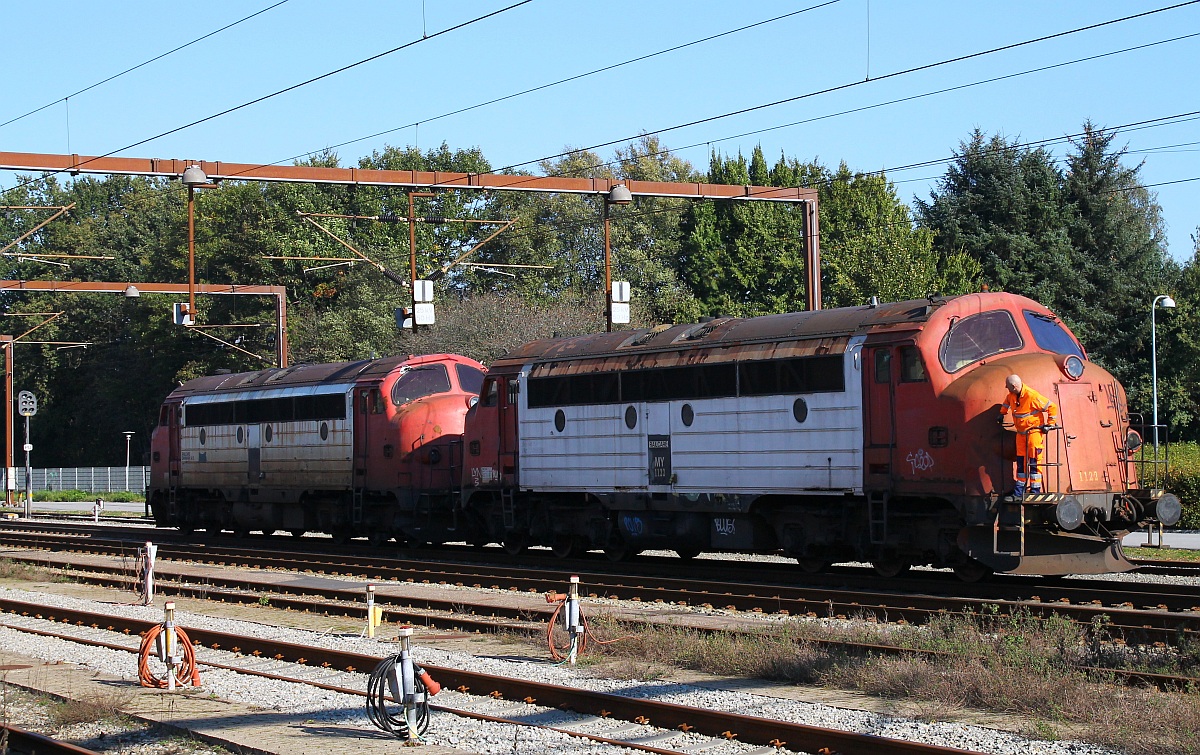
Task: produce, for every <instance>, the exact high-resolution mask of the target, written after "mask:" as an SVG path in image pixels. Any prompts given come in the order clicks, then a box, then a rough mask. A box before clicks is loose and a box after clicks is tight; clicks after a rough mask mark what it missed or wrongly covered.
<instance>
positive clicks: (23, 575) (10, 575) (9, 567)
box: [0, 558, 44, 580]
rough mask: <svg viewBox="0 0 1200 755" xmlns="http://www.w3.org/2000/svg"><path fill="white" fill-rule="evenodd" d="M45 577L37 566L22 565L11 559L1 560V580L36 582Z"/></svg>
mask: <svg viewBox="0 0 1200 755" xmlns="http://www.w3.org/2000/svg"><path fill="white" fill-rule="evenodd" d="M43 575H44V572H43V571H42V570H41V569H39V568H38V567H36V566H30V565H29V564H22V563H20V562H19V561H13V560H12V559H10V558H0V579H24V580H35V579H38V578H40V577H42V576H43Z"/></svg>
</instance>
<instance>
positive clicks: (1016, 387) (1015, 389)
mask: <svg viewBox="0 0 1200 755" xmlns="http://www.w3.org/2000/svg"><path fill="white" fill-rule="evenodd" d="M1004 387H1005V388H1007V389H1008V392H1009V393H1011V394H1012V395H1014V396H1016V395H1018V394H1020V393H1021V388H1022V383H1021V376H1020V375H1009V376H1008V377H1007V378H1006V379H1005V381H1004Z"/></svg>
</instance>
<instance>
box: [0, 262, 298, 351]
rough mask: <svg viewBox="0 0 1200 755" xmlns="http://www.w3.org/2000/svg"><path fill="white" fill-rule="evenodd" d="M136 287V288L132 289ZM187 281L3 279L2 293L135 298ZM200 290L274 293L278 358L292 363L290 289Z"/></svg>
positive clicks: (202, 287)
mask: <svg viewBox="0 0 1200 755" xmlns="http://www.w3.org/2000/svg"><path fill="white" fill-rule="evenodd" d="M131 289H132V290H131ZM188 290H189V289H188V285H187V284H186V283H143V282H140V281H132V282H131V281H124V282H119V283H114V282H104V281H21V280H0V293H3V292H5V291H48V292H51V293H61V294H122V295H124V296H129V297H134V296H140V295H142V294H179V295H187V293H188ZM195 291H196V293H199V294H207V295H216V296H220V295H240V296H273V297H275V360H276V363H277V364H278V365H279V366H280V367H287V366H288V357H287V354H288V349H287V288H285V287H284V286H242V285H225V284H216V283H198V284H196V287H195Z"/></svg>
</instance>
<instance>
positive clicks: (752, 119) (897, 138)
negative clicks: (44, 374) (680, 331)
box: [0, 0, 1200, 261]
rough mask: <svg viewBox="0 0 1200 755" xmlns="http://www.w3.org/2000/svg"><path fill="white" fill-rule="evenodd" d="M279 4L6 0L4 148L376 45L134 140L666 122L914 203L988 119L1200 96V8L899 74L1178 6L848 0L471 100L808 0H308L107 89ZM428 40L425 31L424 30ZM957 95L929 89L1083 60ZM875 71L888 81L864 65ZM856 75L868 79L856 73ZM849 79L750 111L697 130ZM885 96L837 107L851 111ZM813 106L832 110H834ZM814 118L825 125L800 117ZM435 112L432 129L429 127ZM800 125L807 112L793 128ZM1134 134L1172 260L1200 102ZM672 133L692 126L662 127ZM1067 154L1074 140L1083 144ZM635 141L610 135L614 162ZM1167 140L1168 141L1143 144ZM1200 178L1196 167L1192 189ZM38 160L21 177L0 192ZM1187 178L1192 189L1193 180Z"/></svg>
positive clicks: (632, 130)
mask: <svg viewBox="0 0 1200 755" xmlns="http://www.w3.org/2000/svg"><path fill="white" fill-rule="evenodd" d="M274 2H276V0H243V1H242V2H232V1H227V0H206V1H205V2H196V3H173V2H171V3H168V2H161V1H159V2H133V1H130V2H115V3H98V2H93V1H91V0H89V1H87V2H84V1H83V0H74V1H72V0H60V2H57V3H18V2H15V1H13V0H9V2H5V3H3V4H2V5H0V28H3V29H5V31H6V34H5V35H4V37H5V58H6V60H7V63H8V65H7V66H6V68H7V70H6V75H5V76H4V77H3V78H2V79H0V92H2V95H0V123H3V122H4V121H8V120H10V119H12V118H16V117H17V116H20V115H22V114H23V113H26V112H28V111H30V110H33V109H35V108H37V107H40V106H42V105H46V104H48V103H54V104H53V105H51V106H50V107H48V108H46V109H45V110H42V111H40V112H38V113H35V114H33V115H30V116H28V117H25V118H22V119H20V120H18V121H16V122H14V123H9V124H8V125H4V126H0V151H13V152H46V153H66V152H74V153H78V154H89V155H97V154H105V153H109V152H113V151H115V150H119V149H121V148H122V147H125V146H126V145H130V144H134V143H136V142H140V141H142V140H144V139H147V138H149V137H153V136H155V135H157V134H160V133H163V132H165V131H168V130H171V129H175V128H177V127H179V126H182V125H184V124H187V123H189V122H192V121H195V120H198V119H201V118H204V117H206V116H209V115H212V114H214V113H217V112H220V111H222V110H225V109H228V108H231V107H235V106H237V105H241V104H242V103H245V102H248V101H250V100H253V99H255V98H258V97H262V96H263V95H266V94H270V93H272V92H275V91H277V90H280V89H283V88H285V87H289V86H292V85H294V84H298V83H300V82H302V81H305V80H307V79H310V78H312V77H315V76H319V75H321V74H324V73H327V72H329V71H332V70H334V69H337V68H340V67H342V66H346V65H348V64H351V63H354V62H357V61H359V60H362V59H364V58H367V57H369V56H372V55H375V54H378V53H381V52H384V51H386V50H389V49H392V48H395V47H398V46H400V45H403V44H407V43H413V42H416V43H415V44H412V45H411V46H410V47H408V48H407V49H404V50H401V51H399V52H395V53H392V54H390V55H386V56H384V57H382V58H379V59H377V60H374V61H371V62H368V63H365V64H363V65H360V66H357V67H355V68H352V69H350V70H348V71H345V72H342V73H339V74H337V75H334V76H331V77H329V78H326V79H323V80H321V81H319V82H317V83H314V84H311V85H308V86H304V87H301V88H299V89H296V90H294V91H291V92H288V93H286V94H282V95H280V96H278V97H274V98H272V99H269V100H267V101H265V102H262V103H259V104H256V105H253V106H250V107H247V108H244V109H241V110H238V111H237V112H234V113H231V114H229V115H225V116H222V117H220V118H217V119H215V120H211V121H208V122H206V123H203V124H200V125H197V126H194V127H191V128H188V129H184V130H182V131H179V132H177V133H174V134H171V135H169V136H165V137H162V138H158V139H154V140H153V141H150V142H147V143H144V144H140V145H138V146H136V147H134V148H132V149H128V150H125V151H122V152H119V153H118V154H121V155H124V156H131V157H173V158H184V159H204V160H224V161H234V162H251V163H259V162H261V163H268V162H275V161H287V160H289V159H290V158H292V157H294V156H297V155H302V154H304V153H307V152H311V151H315V150H320V149H322V148H324V147H328V146H331V145H337V144H341V143H343V142H347V141H350V140H353V139H359V138H361V137H364V136H367V135H369V134H374V133H376V132H380V131H385V130H388V129H397V128H398V129H399V130H397V131H395V132H393V133H390V134H387V135H386V136H379V137H374V138H370V139H366V140H364V141H359V142H356V143H353V144H349V145H346V146H342V147H339V148H338V149H337V152H338V154H339V155H340V156H341V158H342V163H343V164H353V162H355V161H356V160H357V158H358V157H360V156H361V155H364V154H369V153H370V152H371V151H372V150H375V149H380V148H382V147H383V146H384V145H385V144H393V145H398V146H403V145H410V144H416V145H417V146H419V147H420V148H421V149H429V148H431V147H435V146H437V145H439V144H441V143H442V142H446V143H447V144H448V145H449V146H450V147H451V148H467V147H478V148H480V149H481V150H482V151H483V154H484V155H485V156H486V157H487V158H488V160H489V161H490V162H491V163H492V165H493V167H494V168H496V169H499V168H502V167H505V166H510V165H524V166H525V167H532V166H531V165H529V163H530V161H536V160H538V159H539V158H543V157H546V156H550V155H554V154H557V153H559V152H561V151H563V149H564V148H568V147H591V146H593V145H598V144H603V143H606V142H611V141H613V140H619V139H624V138H626V137H633V136H636V135H638V134H641V133H645V132H660V131H661V134H660V137H661V139H662V141H663V144H664V145H665V146H667V147H669V148H671V149H673V150H674V151H676V153H677V154H678V155H679V156H680V157H683V158H685V159H687V160H689V161H691V162H692V163H693V165H696V166H697V167H701V168H703V167H705V166H706V165H707V163H708V156H709V153H710V150H712V149H718V150H721V151H723V152H726V153H731V154H735V153H737V152H738V151H741V152H743V153H744V154H749V152H750V150H752V149H753V148H754V146H755V145H756V144H761V145H762V147H763V149H764V150H765V151H766V154H767V156H768V158H770V159H774V158H775V157H777V156H778V155H779V154H780V153H781V152H782V153H784V154H786V155H788V156H789V157H797V158H800V159H803V160H808V159H812V158H819V159H820V160H821V161H822V162H824V163H826V164H829V165H831V166H836V164H837V163H838V162H840V161H845V162H846V163H847V164H848V165H849V166H850V167H851V169H853V170H864V171H865V170H879V169H888V176H889V177H890V178H891V179H892V180H893V181H895V182H896V185H897V189H898V191H899V193H900V196H901V197H902V198H903V199H904V200H905V201H907V202H909V203H911V201H912V198H913V197H914V196H920V197H928V195H929V191H930V189H931V188H932V186H933V185H934V182H935V180H936V179H937V178H938V177H939V176H940V175H941V174H942V173H943V172H944V170H945V166H944V164H935V165H932V166H928V165H926V166H924V167H920V168H916V169H909V170H894V169H896V168H899V167H901V166H907V165H910V164H913V163H920V162H925V161H930V160H938V159H943V158H948V157H949V156H950V155H951V153H952V151H953V150H954V148H955V147H956V146H957V145H958V143H959V142H960V141H962V140H963V139H965V138H967V136H968V135H969V134H970V132H971V131H972V129H975V128H979V129H982V130H983V131H985V132H987V133H989V134H994V133H1000V134H1003V135H1005V136H1008V137H1011V138H1017V139H1020V140H1021V141H1037V140H1043V139H1055V138H1061V137H1064V136H1067V135H1071V134H1075V133H1077V132H1079V131H1080V130H1081V125H1082V124H1083V122H1084V121H1085V120H1088V119H1090V120H1091V121H1093V122H1094V123H1096V124H1098V125H1100V126H1105V127H1116V126H1124V125H1125V124H1133V123H1139V122H1144V121H1149V120H1152V119H1163V118H1167V117H1168V116H1176V115H1180V114H1184V113H1189V112H1193V111H1200V97H1197V93H1198V90H1200V86H1198V85H1197V83H1196V74H1197V71H1198V70H1200V64H1198V61H1200V54H1198V53H1200V36H1193V37H1190V38H1184V39H1177V40H1175V41H1167V40H1171V39H1173V38H1176V37H1183V36H1185V35H1190V34H1200V4H1192V5H1187V6H1185V7H1180V8H1177V9H1174V10H1169V11H1164V12H1161V13H1156V14H1152V15H1148V16H1145V17H1143V18H1138V19H1134V20H1130V21H1125V22H1122V23H1117V24H1112V25H1109V26H1104V27H1101V28H1097V29H1093V30H1089V31H1083V32H1079V33H1075V34H1069V35H1066V36H1061V37H1058V38H1055V39H1050V40H1047V41H1043V42H1038V43H1035V44H1029V45H1024V46H1020V47H1016V48H1013V49H1009V50H1005V51H1001V52H996V53H993V54H989V55H984V56H980V57H973V58H971V59H969V60H963V61H960V62H956V63H950V64H946V65H941V66H937V67H932V68H928V69H926V70H922V71H918V72H915V73H911V74H904V75H896V76H890V77H889V76H888V75H889V74H893V73H895V72H899V71H904V70H906V69H910V68H915V67H920V66H927V65H929V64H933V63H938V62H940V61H945V60H949V59H952V58H956V57H959V56H967V55H972V54H974V53H978V52H982V51H985V50H989V49H992V48H997V47H1002V46H1005V45H1012V44H1015V43H1020V42H1024V41H1026V40H1031V39H1034V38H1037V37H1041V36H1045V35H1051V34H1057V33H1059V32H1065V31H1069V30H1072V29H1076V28H1079V27H1084V26H1088V25H1091V24H1097V23H1101V22H1104V21H1109V20H1112V19H1117V18H1121V17H1123V16H1128V15H1132V14H1136V13H1142V12H1146V11H1152V10H1155V9H1158V8H1163V7H1166V6H1169V5H1171V3H1170V2H1167V1H1166V0H1164V1H1163V2H1154V3H1151V2H1140V1H1137V2H1134V1H1127V2H1107V1H1104V0H1086V1H1085V0H1072V1H1069V2H1068V1H1062V2H1045V1H1043V2H1025V1H1024V0H1010V1H1009V2H1005V3H996V2H982V1H979V2H976V1H974V0H960V1H959V2H949V1H945V2H935V1H933V0H929V1H925V0H913V1H911V2H898V1H894V0H893V1H888V0H837V1H836V2H833V3H831V4H829V5H824V6H823V7H816V8H814V9H812V10H809V11H807V12H803V13H799V14H796V15H792V16H790V17H788V18H784V19H781V20H777V21H772V22H770V23H765V24H762V25H760V26H757V27H755V28H752V29H748V30H745V31H741V32H738V33H735V34H729V35H726V36H721V37H720V38H718V39H714V40H711V41H708V42H704V43H701V44H695V45H691V46H688V47H685V48H684V49H680V50H677V51H674V52H669V53H666V54H663V55H658V56H655V57H652V58H649V59H647V60H643V61H640V62H636V63H631V64H629V65H625V66H621V67H618V68H616V69H613V70H609V71H606V72H603V73H598V74H595V75H591V76H586V77H583V78H581V79H578V80H575V81H572V82H569V83H565V84H561V85H558V86H553V87H550V88H547V89H543V90H541V91H538V92H535V93H532V94H528V95H524V96H520V97H515V98H512V99H509V100H506V101H504V102H501V103H497V104H493V105H488V106H486V107H481V108H477V109H473V110H470V111H468V112H465V113H461V114H458V115H454V116H449V117H441V118H439V117H438V116H441V115H443V114H445V113H448V112H451V111H454V110H458V109H461V108H464V107H469V106H471V105H475V104H477V103H481V102H485V101H488V100H491V99H494V98H497V97H503V96H505V95H509V94H512V93H514V92H518V91H521V90H525V89H529V88H532V87H538V86H542V85H545V84H549V83H551V82H554V81H557V80H559V79H563V78H567V77H570V76H575V75H578V74H585V73H587V72H589V71H593V70H595V69H599V68H602V67H604V66H610V65H614V64H618V63H622V62H624V61H627V60H630V59H633V58H636V57H639V56H645V55H649V54H651V53H656V52H659V51H661V50H665V49H667V48H670V47H673V46H677V45H684V44H687V43H691V42H694V41H696V40H699V39H702V38H704V37H708V36H711V35H718V34H722V33H724V32H728V31H730V30H733V29H736V28H739V27H742V26H746V25H749V24H754V23H757V22H760V21H766V20H767V19H772V18H774V17H777V16H782V15H784V14H788V13H792V12H794V11H799V10H802V9H804V8H810V7H813V6H818V5H821V3H822V2H823V0H808V1H807V2H775V1H768V0H763V1H761V2H733V1H731V0H724V1H718V0H688V1H687V2H683V1H680V2H673V1H672V2H667V1H662V2H656V1H655V0H642V1H641V2H631V1H627V0H606V2H603V3H599V2H593V3H584V2H566V1H562V0H533V2H529V3H527V4H524V5H521V6H520V7H517V8H514V9H511V10H506V11H504V12H501V13H498V14H497V15H495V16H493V17H492V18H489V19H486V20H483V21H479V22H477V23H473V24H470V25H468V26H466V27H464V28H461V29H458V30H455V31H450V32H447V33H445V34H441V35H438V36H433V37H431V38H429V39H424V40H422V38H423V36H425V35H435V34H436V33H437V32H440V31H442V30H445V29H448V28H450V27H453V26H456V25H458V24H462V23H464V22H467V21H470V20H471V19H474V18H477V17H479V16H483V15H485V14H487V13H489V12H493V11H499V10H501V9H503V8H506V7H507V6H509V5H512V4H513V3H514V2H516V0H510V1H509V2H492V1H491V0H487V1H486V2H485V1H482V0H480V1H476V2H459V1H456V0H440V1H435V0H426V2H424V3H422V2H421V1H420V0H397V1H396V2H369V1H367V0H343V1H342V2H338V3H328V2H318V1H317V0H287V1H286V2H284V3H283V4H282V5H279V6H278V7H274V8H272V9H270V10H268V11H266V12H264V13H262V14H261V15H258V16H256V17H255V18H253V19H250V20H248V21H245V22H244V23H241V24H238V25H237V26H234V27H233V28H231V29H228V30H226V31H223V32H221V33H219V34H216V35H214V36H212V37H210V38H208V39H206V40H203V41H201V42H198V43H197V44H195V45H192V46H190V47H188V48H187V49H185V50H183V51H181V52H177V53H174V54H172V55H169V56H167V57H165V58H163V59H161V60H158V61H156V62H153V63H150V64H149V65H146V66H144V67H142V68H140V69H138V70H136V71H134V72H132V73H129V74H127V75H124V76H122V77H120V78H117V79H115V80H113V81H111V82H108V83H106V84H103V85H101V86H98V87H96V88H94V89H91V90H89V91H87V92H84V93H82V94H79V95H77V96H74V97H71V98H70V99H69V100H68V101H67V102H65V103H64V102H63V101H62V100H63V98H64V97H65V96H67V95H70V94H72V93H74V92H77V91H78V90H80V89H83V88H85V87H88V86H90V85H92V84H94V83H96V82H97V81H100V80H101V79H104V78H106V77H108V76H110V75H112V74H115V73H118V72H120V71H122V70H124V69H126V68H129V67H131V66H134V65H136V64H138V63H141V62H143V61H145V60H147V59H149V58H152V57H154V56H156V55H159V54H161V53H164V52H166V51H168V50H170V49H172V48H174V47H177V46H179V45H181V44H184V43H186V42H189V41H191V40H193V39H196V38H197V37H200V36H202V35H204V34H207V33H209V32H212V31H214V30H216V29H219V28H221V27H222V26H225V25H227V24H230V23H232V22H234V21H237V20H239V19H241V18H244V17H245V16H247V15H250V14H251V13H253V12H255V11H259V10H262V9H264V8H268V7H269V6H271V5H272V4H273V3H274ZM417 40H422V41H419V42H418V41H417ZM1143 45H1150V46H1148V47H1143V48H1142V49H1139V50H1133V51H1129V52H1123V53H1119V54H1113V55H1108V56H1106V57H1103V58H1100V59H1097V60H1092V61H1087V62H1080V63H1074V64H1071V65H1064V66H1061V67H1057V68H1053V69H1051V70H1046V71H1041V72H1037V73H1030V74H1027V75H1020V76H1015V77H1013V78H1009V79H1006V80H1003V81H997V82H992V83H985V84H979V85H977V86H970V87H966V88H961V89H957V90H956V91H952V92H947V93H943V94H936V95H930V96H921V97H918V98H917V99H913V100H910V101H907V102H902V103H898V104H890V105H885V104H882V103H886V102H888V101H891V100H896V99H901V98H909V97H916V96H919V95H925V94H926V93H929V92H933V91H935V90H940V89H946V88H950V87H961V86H963V85H967V84H973V83H976V82H980V81H983V80H986V79H991V78H995V77H1000V76H1009V75H1011V74H1019V73H1021V72H1024V71H1029V70H1031V69H1035V68H1041V67H1045V66H1055V65H1058V64H1063V63H1067V62H1069V61H1074V60H1077V59H1079V58H1084V57H1089V56H1096V55H1103V54H1106V53H1116V52H1117V51H1120V50H1124V49H1126V48H1131V47H1136V46H1143ZM868 77H869V78H871V79H878V80H871V81H867V79H868ZM848 85H849V86H848ZM835 87H842V88H841V89H839V90H838V91H836V92H831V93H827V94H820V95H816V96H811V97H805V98H802V99H797V100H795V101H793V102H789V103H786V104H781V105H777V106H773V107H766V108H761V109H757V110H754V111H752V112H748V113H745V114H742V115H737V116H732V117H727V118H720V119H716V120H711V121H708V122H706V123H703V124H701V125H696V126H692V127H688V128H681V129H670V127H672V126H676V125H678V124H682V123H687V122H691V121H696V120H701V119H708V118H712V117H713V116H718V115H721V114H724V113H729V112H732V111H737V110H741V109H745V108H753V107H756V106H760V105H764V104H766V103H771V102H775V101H778V100H784V99H789V98H796V97H799V96H800V95H805V94H808V93H811V92H817V91H820V90H825V89H830V88H835ZM860 108H868V109H865V110H860V111H859V112H854V113H849V114H842V115H836V114H838V113H842V112H843V111H849V110H856V109H860ZM813 119H816V120H813ZM801 121H808V122H806V123H798V122H801ZM414 122H421V125H420V126H419V127H414V126H411V125H410V124H413V123H414ZM787 124H797V125H787ZM1147 125H1152V126H1153V127H1150V128H1140V129H1137V130H1128V131H1123V132H1122V133H1121V134H1120V135H1119V136H1118V137H1117V142H1118V143H1119V144H1122V145H1127V146H1128V148H1129V149H1130V150H1131V154H1130V155H1129V157H1128V158H1127V162H1128V163H1129V164H1136V163H1137V162H1139V161H1142V160H1144V161H1145V164H1144V167H1143V168H1142V174H1141V175H1142V179H1143V181H1144V182H1145V183H1147V184H1163V185H1160V186H1154V187H1153V191H1155V192H1156V193H1157V197H1158V201H1159V203H1160V204H1161V205H1162V207H1163V217H1164V219H1165V221H1166V224H1167V239H1168V242H1169V249H1170V252H1171V253H1172V255H1173V256H1175V258H1176V259H1179V260H1181V261H1182V260H1185V259H1187V258H1189V257H1190V256H1191V253H1192V248H1193V246H1192V241H1191V238H1190V237H1191V235H1192V234H1194V233H1195V232H1196V230H1197V227H1198V226H1200V180H1196V179H1200V119H1197V116H1196V115H1193V116H1189V117H1185V118H1178V119H1174V120H1168V121H1163V122H1161V123H1160V124H1158V125H1155V124H1147ZM664 129H670V130H664ZM1049 148H1050V149H1051V150H1052V151H1054V152H1055V153H1056V154H1059V155H1061V154H1063V153H1064V152H1065V147H1064V145H1063V144H1061V143H1057V144H1051V145H1050V146H1049ZM613 149H614V148H613V147H611V146H606V147H601V148H599V149H598V150H597V151H598V152H599V153H600V154H601V155H602V156H604V157H606V158H608V157H611V156H612V151H613ZM1143 150H1146V151H1143ZM1188 179H1192V180H1188ZM14 182H15V176H14V175H12V174H7V173H0V188H7V187H10V186H12V185H13V183H14ZM1170 182H1175V183H1170Z"/></svg>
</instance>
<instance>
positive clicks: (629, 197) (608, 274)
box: [604, 184, 633, 332]
mask: <svg viewBox="0 0 1200 755" xmlns="http://www.w3.org/2000/svg"><path fill="white" fill-rule="evenodd" d="M632 201H633V193H632V192H631V191H629V187H628V186H626V185H625V184H617V185H616V186H614V187H612V189H610V190H609V192H608V193H607V194H605V195H604V298H605V301H606V303H605V305H604V320H605V322H606V323H607V327H606V330H607V331H608V332H612V244H611V243H610V242H609V237H608V206H609V205H614V204H629V203H630V202H632Z"/></svg>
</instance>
